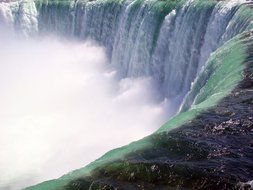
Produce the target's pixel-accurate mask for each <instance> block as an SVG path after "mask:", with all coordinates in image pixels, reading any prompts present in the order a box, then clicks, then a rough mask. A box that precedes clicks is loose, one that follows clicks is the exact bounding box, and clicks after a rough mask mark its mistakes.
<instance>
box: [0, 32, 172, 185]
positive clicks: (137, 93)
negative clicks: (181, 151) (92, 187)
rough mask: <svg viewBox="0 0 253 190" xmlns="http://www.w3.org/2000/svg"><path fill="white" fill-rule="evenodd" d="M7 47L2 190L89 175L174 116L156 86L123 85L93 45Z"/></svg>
mask: <svg viewBox="0 0 253 190" xmlns="http://www.w3.org/2000/svg"><path fill="white" fill-rule="evenodd" d="M1 47H2V48H1V51H0V90H1V93H0V146H1V149H0V171H1V172H0V189H1V188H2V189H3V188H4V189H20V188H22V187H26V186H29V185H33V184H36V183H39V182H42V181H45V180H49V179H53V178H57V177H60V176H61V175H63V174H65V173H67V172H70V171H71V170H74V169H77V168H80V167H83V166H85V165H87V164H88V163H90V162H91V161H93V160H95V159H97V158H98V157H100V156H102V155H103V154H104V153H106V152H107V151H109V150H111V149H113V148H117V147H120V146H123V145H126V144H128V143H130V142H132V141H134V140H138V139H140V138H143V137H144V136H146V135H149V134H151V133H152V132H154V131H155V130H156V129H157V128H159V127H160V126H161V125H162V124H163V123H164V122H165V120H166V118H167V117H168V115H169V113H168V111H167V109H168V102H167V101H166V100H165V101H161V100H160V99H159V94H158V93H157V90H156V88H155V84H154V81H152V79H151V78H135V79H130V78H125V79H121V80H119V79H118V77H117V71H116V70H115V69H114V68H113V67H112V66H111V65H110V64H109V62H108V59H107V57H106V54H105V52H104V49H103V48H102V47H99V46H98V45H96V44H94V43H92V42H84V43H80V42H79V43H78V42H70V41H66V40H59V39H55V38H52V37H50V38H49V37H48V38H44V39H34V40H17V39H16V40H11V39H6V38H5V39H1Z"/></svg>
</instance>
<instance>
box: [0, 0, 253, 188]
mask: <svg viewBox="0 0 253 190" xmlns="http://www.w3.org/2000/svg"><path fill="white" fill-rule="evenodd" d="M0 5H1V6H0V13H1V14H0V16H1V15H4V16H6V15H7V16H8V17H6V18H8V19H9V20H8V23H9V25H10V26H13V28H14V31H21V33H24V34H25V35H31V34H34V33H37V34H39V35H42V34H45V33H51V32H53V33H56V34H57V35H64V36H65V37H74V38H78V39H81V40H83V39H87V38H90V39H92V40H95V41H97V42H98V43H100V44H102V45H103V46H105V47H106V49H107V54H108V56H109V58H110V60H111V63H112V64H114V65H115V66H116V67H118V68H119V70H120V71H121V77H139V76H150V77H153V78H154V79H155V80H156V81H157V84H158V86H159V89H160V91H161V94H162V95H163V96H164V97H166V98H167V99H169V100H170V101H171V102H172V103H173V106H174V107H175V110H174V111H175V113H176V112H177V111H178V114H176V115H175V117H173V118H172V119H171V120H169V121H168V122H167V123H166V124H165V125H164V126H162V127H161V128H160V129H159V130H158V131H156V132H155V133H154V134H152V135H150V136H148V137H145V138H144V139H142V140H140V141H137V142H133V143H131V144H130V145H128V146H125V147H122V148H119V149H116V150H112V151H110V152H108V153H107V154H105V155H104V156H103V157H101V158H99V159H98V160H96V161H94V162H93V163H91V164H90V165H88V166H86V167H85V168H82V169H79V170H76V171H74V172H72V173H70V174H67V175H65V176H63V177H61V178H59V179H57V180H52V181H48V182H44V183H42V184H39V185H37V186H34V187H30V188H27V189H36V190H51V189H52V190H55V189H59V190H64V189H71V190H72V189H73V190H75V189H76V190H77V189H78V190H81V189H243V188H246V189H247V188H250V186H252V180H253V141H252V139H253V112H252V110H253V75H252V73H253V32H252V29H253V11H252V2H251V1H243V0H230V1H212V0H207V1H200V0H175V1H174V0H168V1H142V0H136V1H131V0H130V1H111V0H105V1H89V2H86V1H81V0H80V1H57V0H55V1H36V2H33V1H21V2H20V3H10V6H8V5H7V4H6V3H4V4H0ZM6 10H7V11H6ZM7 13H8V14H7ZM28 13H29V14H28ZM4 18H5V17H4ZM2 20H6V19H2ZM0 21H1V17H0ZM251 188H253V187H251Z"/></svg>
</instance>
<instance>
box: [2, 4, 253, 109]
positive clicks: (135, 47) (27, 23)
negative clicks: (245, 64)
mask: <svg viewBox="0 0 253 190" xmlns="http://www.w3.org/2000/svg"><path fill="white" fill-rule="evenodd" d="M245 2H246V1H243V0H233V1H220V2H215V1H206V2H202V1H199V0H188V1H186V2H185V1H177V2H176V3H175V2H172V1H171V2H169V3H167V4H165V3H164V4H162V3H163V2H159V1H154V0H126V1H109V0H108V1H90V2H87V1H81V0H77V1H45V2H44V1H33V0H26V1H21V2H11V3H0V22H1V25H2V26H4V25H5V27H6V26H8V27H9V28H12V29H15V30H16V31H19V34H20V35H23V36H29V35H34V34H35V33H36V32H37V33H40V34H44V33H56V34H58V35H63V36H68V37H74V38H78V39H81V40H85V39H90V40H94V41H96V42H98V43H100V44H102V45H103V46H105V47H106V50H107V54H108V57H109V59H110V60H111V64H113V65H114V66H115V67H117V68H118V70H119V73H120V74H119V75H120V77H122V78H123V77H140V76H151V77H153V78H154V79H155V80H156V81H157V84H158V86H159V88H160V91H161V94H162V96H163V97H165V98H167V99H170V100H172V102H174V104H175V107H176V109H178V108H179V106H180V103H181V102H182V100H183V99H184V97H185V96H186V94H187V93H188V92H189V91H190V89H191V85H192V84H193V83H194V80H195V79H196V77H197V76H198V73H199V72H200V71H201V68H202V67H203V66H204V65H205V63H206V61H207V60H208V58H209V57H210V55H211V53H212V52H214V51H215V50H216V49H217V48H218V47H220V46H222V45H223V44H224V43H225V42H226V41H228V40H229V39H231V38H233V37H234V36H236V35H237V34H239V33H242V32H243V31H245V30H249V29H250V28H251V27H252V23H251V16H248V15H249V14H248V15H247V11H249V10H248V9H247V7H246V6H243V4H244V3H245ZM192 101H193V100H192Z"/></svg>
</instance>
